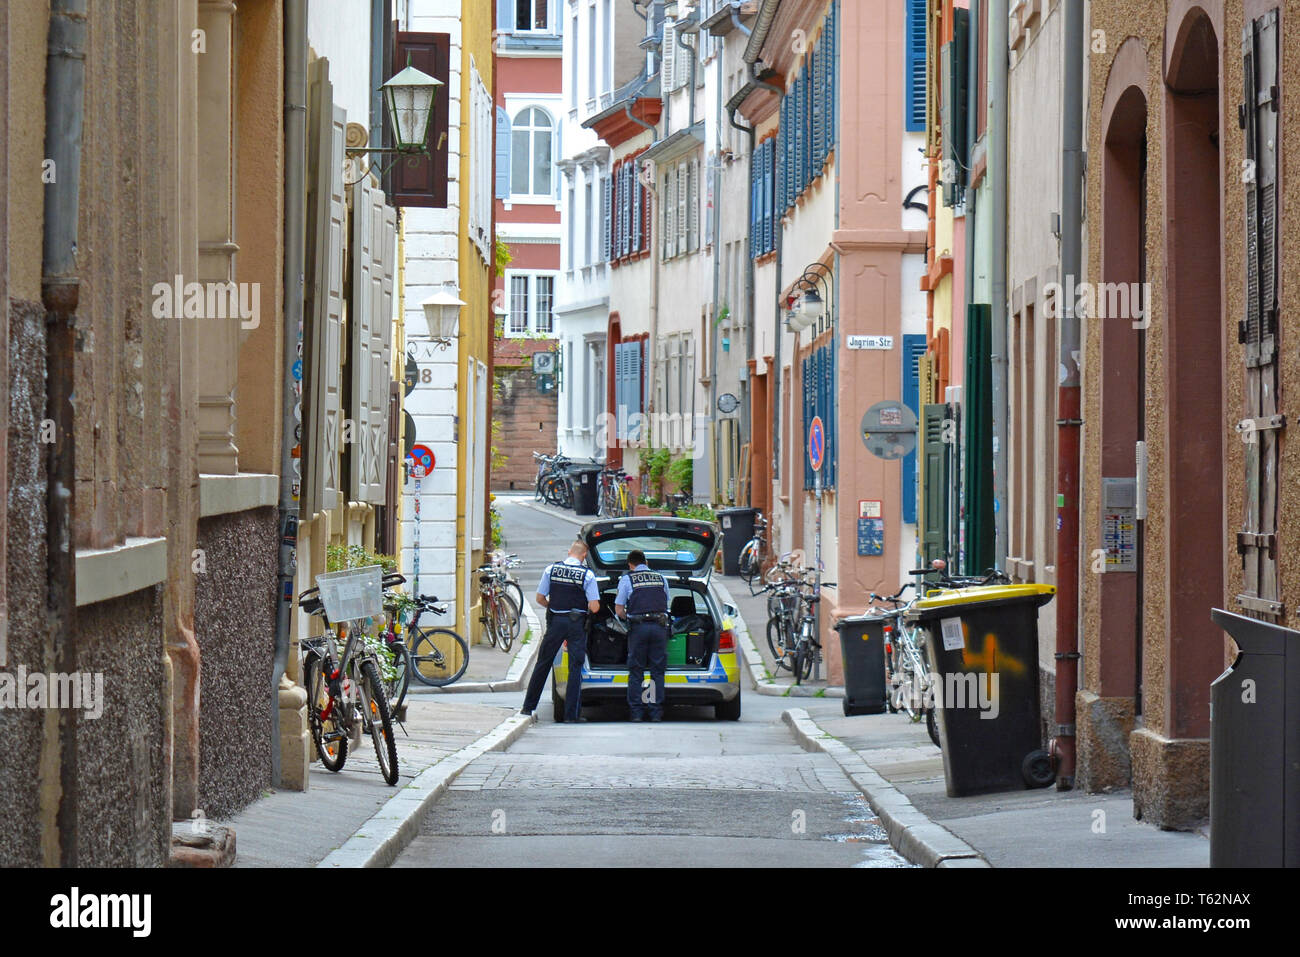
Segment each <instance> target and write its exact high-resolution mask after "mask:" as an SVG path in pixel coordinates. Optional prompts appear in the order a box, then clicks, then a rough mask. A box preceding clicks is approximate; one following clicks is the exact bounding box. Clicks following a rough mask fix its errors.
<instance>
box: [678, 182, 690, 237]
mask: <svg viewBox="0 0 1300 957" xmlns="http://www.w3.org/2000/svg"><path fill="white" fill-rule="evenodd" d="M690 195H691V174H690V164H689V163H678V164H677V251H678V252H680V253H686V252H688V251H689V249H690V247H689V245H688V240H689V234H690V222H689V218H690Z"/></svg>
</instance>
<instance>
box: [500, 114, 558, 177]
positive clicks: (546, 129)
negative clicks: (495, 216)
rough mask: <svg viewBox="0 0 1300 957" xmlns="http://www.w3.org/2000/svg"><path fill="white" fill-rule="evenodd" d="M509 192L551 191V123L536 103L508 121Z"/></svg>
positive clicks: (552, 134)
mask: <svg viewBox="0 0 1300 957" xmlns="http://www.w3.org/2000/svg"><path fill="white" fill-rule="evenodd" d="M510 136H511V143H510V153H511V156H510V164H511V165H510V192H511V194H512V195H514V196H532V197H549V196H551V195H552V193H553V189H554V186H553V179H552V178H553V176H554V175H555V171H554V166H555V163H554V154H555V150H554V146H555V123H554V121H552V119H551V116H550V114H549V113H547V112H546V111H545V110H543V109H542V108H541V107H539V106H526V107H524V108H523V109H522V110H520V111H519V112H518V113H516V114H515V117H514V120H513V121H512V122H511V125H510Z"/></svg>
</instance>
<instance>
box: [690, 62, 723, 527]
mask: <svg viewBox="0 0 1300 957" xmlns="http://www.w3.org/2000/svg"><path fill="white" fill-rule="evenodd" d="M715 65H716V67H717V73H718V76H717V80H716V82H715V84H714V85H715V86H716V87H717V90H716V99H715V103H714V115H715V116H721V115H722V57H721V56H719V57H718V58H717V63H716V64H715ZM709 176H710V177H711V178H712V181H713V190H712V193H713V299H712V302H711V306H710V308H709V407H708V415H709V421H710V422H713V423H715V425H716V422H717V420H716V419H715V418H714V416H713V414H714V412H715V411H716V410H717V408H718V317H717V311H718V290H719V287H720V286H721V285H722V203H721V202H720V200H721V198H722V124H721V123H718V124H716V125H715V126H714V128H713V168H712V169H711V170H710V171H709ZM694 432H695V422H694V421H692V422H691V434H692V435H693V434H694ZM709 456H710V468H709V475H710V479H709V499H710V501H711V502H712V503H713V504H714V505H716V504H718V500H719V499H718V484H719V483H718V438H717V434H716V432H715V433H714V435H713V436H712V441H711V442H710V443H709Z"/></svg>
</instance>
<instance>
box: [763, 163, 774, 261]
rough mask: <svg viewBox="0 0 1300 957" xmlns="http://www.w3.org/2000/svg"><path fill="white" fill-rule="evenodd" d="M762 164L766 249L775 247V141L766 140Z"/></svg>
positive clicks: (770, 249) (769, 249)
mask: <svg viewBox="0 0 1300 957" xmlns="http://www.w3.org/2000/svg"><path fill="white" fill-rule="evenodd" d="M766 157H767V158H766V159H765V160H764V164H765V166H766V169H767V182H765V183H764V184H763V206H764V208H766V210H767V231H766V233H765V234H764V235H765V236H766V237H767V251H768V252H771V251H772V250H774V249H776V141H775V140H768V141H767V152H766Z"/></svg>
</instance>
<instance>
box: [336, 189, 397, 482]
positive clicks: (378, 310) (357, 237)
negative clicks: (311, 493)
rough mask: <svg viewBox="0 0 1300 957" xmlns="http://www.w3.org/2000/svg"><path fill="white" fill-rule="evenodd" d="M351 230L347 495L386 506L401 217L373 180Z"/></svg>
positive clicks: (357, 195)
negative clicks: (389, 410) (350, 386)
mask: <svg viewBox="0 0 1300 957" xmlns="http://www.w3.org/2000/svg"><path fill="white" fill-rule="evenodd" d="M352 225H353V230H352V311H351V313H350V322H349V325H350V326H351V329H350V331H351V343H350V347H351V354H350V365H351V369H352V408H351V410H350V411H351V415H352V445H351V446H350V447H349V448H348V449H346V450H345V451H346V452H347V453H348V455H349V462H350V463H351V469H350V473H351V474H350V478H351V483H350V487H349V494H350V496H351V499H352V501H354V502H371V503H374V504H378V505H382V504H383V503H384V446H385V441H386V436H387V431H388V426H387V421H386V416H387V410H388V396H387V392H388V380H389V379H390V378H391V377H392V374H391V368H390V361H391V360H390V354H389V351H390V342H391V336H392V315H393V277H394V266H395V260H396V258H397V212H396V210H394V209H393V207H391V206H389V205H388V204H387V203H386V202H385V197H384V193H383V191H382V190H380V189H378V188H376V187H375V186H373V185H372V184H371V181H370V178H369V177H366V178H365V179H364V180H362V181H361V182H360V183H358V184H357V186H356V187H354V188H353V194H352Z"/></svg>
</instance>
